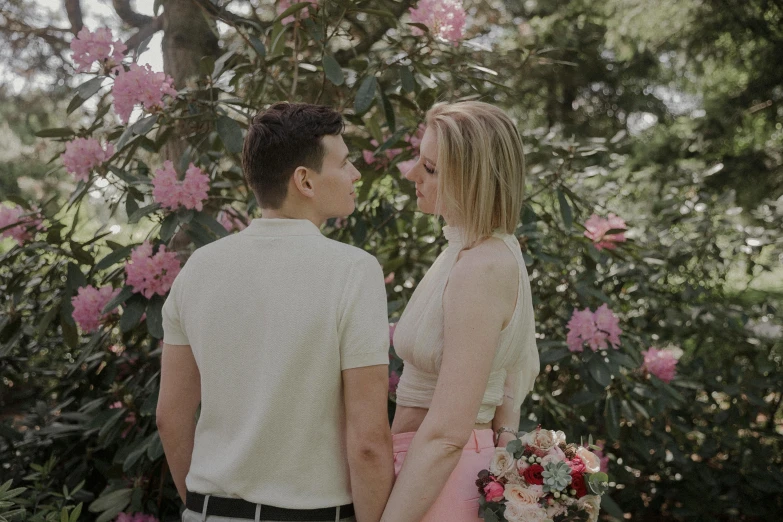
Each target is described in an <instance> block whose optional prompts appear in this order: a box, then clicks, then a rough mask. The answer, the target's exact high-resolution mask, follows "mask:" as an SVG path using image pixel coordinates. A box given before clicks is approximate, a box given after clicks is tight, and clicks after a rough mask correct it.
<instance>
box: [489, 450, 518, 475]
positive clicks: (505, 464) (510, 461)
mask: <svg viewBox="0 0 783 522" xmlns="http://www.w3.org/2000/svg"><path fill="white" fill-rule="evenodd" d="M515 464H516V463H515V462H514V457H513V456H511V453H509V452H508V451H506V450H505V449H503V448H495V454H494V455H492V461H490V463H489V472H490V473H492V474H493V475H495V476H496V477H505V476H506V475H511V474H512V473H509V472H511V471H512V470H513V469H514V467H515Z"/></svg>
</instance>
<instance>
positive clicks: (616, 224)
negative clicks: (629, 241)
mask: <svg viewBox="0 0 783 522" xmlns="http://www.w3.org/2000/svg"><path fill="white" fill-rule="evenodd" d="M585 228H586V229H587V230H585V237H587V238H588V239H590V240H591V241H592V242H593V243H594V244H595V248H597V249H598V250H603V249H604V248H606V249H608V250H614V249H615V248H617V243H622V242H624V241H625V233H624V232H622V233H619V234H608V235H607V234H606V233H607V232H609V231H610V230H619V229H627V228H628V227H627V226H626V224H625V221H623V219H622V218H619V217H617V216H615V215H614V214H611V213H610V214H609V219H604V218H601V217H598V216H597V215H595V214H593V215H592V216H590V219H588V220H587V221H586V222H585Z"/></svg>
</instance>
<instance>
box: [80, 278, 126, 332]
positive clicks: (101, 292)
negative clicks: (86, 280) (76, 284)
mask: <svg viewBox="0 0 783 522" xmlns="http://www.w3.org/2000/svg"><path fill="white" fill-rule="evenodd" d="M119 293H120V289H119V288H117V289H114V288H112V287H111V285H106V286H102V287H101V288H95V287H94V286H91V285H88V286H83V287H81V288H79V291H78V293H77V294H76V295H75V296H73V297H72V298H71V304H72V305H73V314H72V315H73V320H74V321H76V324H78V325H79V328H81V329H82V331H83V332H94V331H95V330H97V329H98V328H99V327H100V326H101V323H102V322H103V321H104V320H106V318H107V317H109V315H111V313H112V312H113V311H114V310H112V311H111V312H109V313H106V314H104V313H103V307H104V306H106V305H107V304H108V303H109V301H111V300H112V299H114V298H115V297H116V296H117V294H119ZM115 310H116V308H115Z"/></svg>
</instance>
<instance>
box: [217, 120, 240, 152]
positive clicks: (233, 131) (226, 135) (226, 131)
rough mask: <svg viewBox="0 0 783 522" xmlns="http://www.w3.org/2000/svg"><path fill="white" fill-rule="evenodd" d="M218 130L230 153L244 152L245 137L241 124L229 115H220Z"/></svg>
mask: <svg viewBox="0 0 783 522" xmlns="http://www.w3.org/2000/svg"><path fill="white" fill-rule="evenodd" d="M217 131H218V135H219V136H220V140H221V141H222V142H223V145H224V146H225V147H226V150H227V151H228V152H229V153H230V154H239V153H240V152H242V146H243V144H244V143H243V139H242V129H241V128H240V127H239V124H238V123H237V122H236V121H235V120H234V119H232V118H229V117H228V116H218V119H217Z"/></svg>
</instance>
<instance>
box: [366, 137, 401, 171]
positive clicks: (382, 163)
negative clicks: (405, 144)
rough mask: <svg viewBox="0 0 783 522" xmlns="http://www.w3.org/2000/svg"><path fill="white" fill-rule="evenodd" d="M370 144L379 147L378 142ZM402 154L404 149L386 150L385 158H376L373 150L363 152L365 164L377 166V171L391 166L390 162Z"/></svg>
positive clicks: (373, 141)
mask: <svg viewBox="0 0 783 522" xmlns="http://www.w3.org/2000/svg"><path fill="white" fill-rule="evenodd" d="M370 143H371V144H372V145H373V147H379V146H380V145H379V144H378V140H370ZM401 152H402V149H386V151H385V153H384V154H385V156H386V157H385V158H384V157H376V156H375V155H374V154H373V151H371V150H363V151H362V157H363V158H364V162H365V163H366V164H367V165H377V166H376V167H375V170H381V169H382V168H384V167H386V166H387V165H389V162H390V161H391V160H393V159H394V158H395V157H396V156H398V155H399V154H400V153H401Z"/></svg>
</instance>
